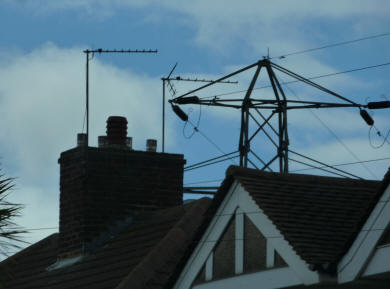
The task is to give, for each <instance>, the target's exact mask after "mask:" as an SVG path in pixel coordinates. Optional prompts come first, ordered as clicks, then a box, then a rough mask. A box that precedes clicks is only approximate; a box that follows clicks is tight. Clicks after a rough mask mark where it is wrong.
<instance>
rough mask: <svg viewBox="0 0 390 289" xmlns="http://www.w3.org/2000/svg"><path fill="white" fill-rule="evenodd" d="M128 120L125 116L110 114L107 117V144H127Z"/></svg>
mask: <svg viewBox="0 0 390 289" xmlns="http://www.w3.org/2000/svg"><path fill="white" fill-rule="evenodd" d="M126 137H127V120H126V118H125V117H123V116H110V117H109V118H108V119H107V144H108V145H122V146H126Z"/></svg>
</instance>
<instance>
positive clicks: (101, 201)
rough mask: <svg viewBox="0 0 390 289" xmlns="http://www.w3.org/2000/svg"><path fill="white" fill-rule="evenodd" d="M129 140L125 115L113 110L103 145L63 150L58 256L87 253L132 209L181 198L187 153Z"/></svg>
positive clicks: (163, 204)
mask: <svg viewBox="0 0 390 289" xmlns="http://www.w3.org/2000/svg"><path fill="white" fill-rule="evenodd" d="M81 138H82V137H81ZM100 138H101V137H100ZM100 138H99V140H101V139H100ZM128 143H129V142H128V138H127V121H126V118H124V117H118V116H114V117H109V118H108V120H107V137H106V141H105V142H103V145H101V146H99V147H98V148H96V147H87V146H85V145H83V144H85V142H79V146H77V147H76V148H73V149H71V150H68V151H65V152H63V153H61V156H60V159H59V160H58V162H59V164H60V234H59V258H60V259H61V258H67V257H72V256H77V255H80V254H83V253H85V248H86V245H88V243H89V242H91V241H92V240H93V238H94V237H96V236H98V235H99V234H100V233H102V232H104V231H105V230H107V228H108V226H110V225H112V224H114V223H115V222H117V221H121V220H124V219H126V218H127V217H129V215H132V214H134V213H137V212H139V211H146V210H156V209H162V208H166V207H170V206H176V205H180V204H182V201H183V166H184V164H185V160H184V158H183V155H179V154H167V153H157V152H153V151H135V150H132V149H131V148H130V147H129V146H128ZM130 143H131V142H130Z"/></svg>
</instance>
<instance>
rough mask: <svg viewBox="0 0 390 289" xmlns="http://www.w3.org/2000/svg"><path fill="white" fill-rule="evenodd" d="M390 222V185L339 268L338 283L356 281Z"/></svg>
mask: <svg viewBox="0 0 390 289" xmlns="http://www.w3.org/2000/svg"><path fill="white" fill-rule="evenodd" d="M389 221H390V185H389V186H387V188H386V190H385V192H384V193H383V195H382V197H381V198H380V200H379V201H378V203H377V204H376V206H375V208H374V210H373V211H372V212H371V214H370V216H369V217H368V219H367V221H366V222H365V224H364V226H363V228H362V229H361V231H360V232H359V234H358V236H357V237H356V239H355V241H354V242H353V244H352V246H351V247H350V249H349V250H348V252H347V253H346V254H345V255H344V257H343V258H342V259H341V261H340V262H339V264H338V266H337V271H338V282H339V283H345V282H350V281H353V280H355V279H356V278H357V277H358V276H359V274H360V273H361V272H362V270H363V269H364V267H365V265H367V264H368V262H369V260H370V257H371V256H372V254H373V253H374V250H375V246H376V245H377V243H378V241H379V239H380V238H381V236H382V235H383V233H384V231H385V229H386V227H387V226H388V224H389Z"/></svg>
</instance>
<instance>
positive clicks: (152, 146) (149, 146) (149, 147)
mask: <svg viewBox="0 0 390 289" xmlns="http://www.w3.org/2000/svg"><path fill="white" fill-rule="evenodd" d="M146 151H147V152H154V153H155V152H156V151H157V140H155V139H147V140H146Z"/></svg>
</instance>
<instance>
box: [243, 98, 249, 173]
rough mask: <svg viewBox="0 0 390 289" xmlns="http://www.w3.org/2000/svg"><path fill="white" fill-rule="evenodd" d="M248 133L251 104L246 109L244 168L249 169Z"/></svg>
mask: <svg viewBox="0 0 390 289" xmlns="http://www.w3.org/2000/svg"><path fill="white" fill-rule="evenodd" d="M248 131H249V103H248V105H246V108H245V135H244V138H245V141H244V142H245V162H244V168H247V167H248V152H249V146H250V144H249V140H248Z"/></svg>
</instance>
